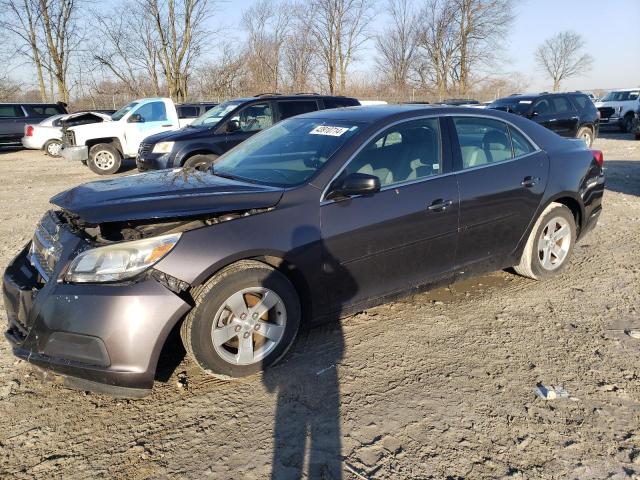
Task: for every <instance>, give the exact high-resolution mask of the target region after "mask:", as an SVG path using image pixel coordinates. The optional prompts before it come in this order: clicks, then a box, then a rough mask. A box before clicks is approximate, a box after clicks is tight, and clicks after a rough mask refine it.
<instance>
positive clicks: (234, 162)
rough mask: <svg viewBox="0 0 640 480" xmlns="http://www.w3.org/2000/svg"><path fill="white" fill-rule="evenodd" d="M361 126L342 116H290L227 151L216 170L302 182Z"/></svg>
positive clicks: (273, 181) (280, 182)
mask: <svg viewBox="0 0 640 480" xmlns="http://www.w3.org/2000/svg"><path fill="white" fill-rule="evenodd" d="M359 130H360V125H359V124H355V123H346V122H344V121H341V120H328V119H324V120H319V119H313V118H290V119H288V120H284V121H282V122H280V123H278V124H277V125H275V126H274V127H273V128H269V129H267V130H265V131H263V132H260V133H258V134H256V135H254V136H252V137H251V138H249V139H248V140H245V141H244V142H242V143H241V144H240V145H238V146H237V147H236V148H234V149H232V150H230V151H229V152H227V153H226V154H225V155H223V156H222V157H220V158H219V159H218V161H217V162H216V164H215V166H214V170H213V173H214V174H216V175H220V176H227V177H231V178H238V179H240V180H245V181H249V182H255V183H259V184H264V185H273V186H280V187H289V186H294V185H299V184H302V183H304V182H306V181H307V180H308V179H310V178H311V177H312V176H313V175H314V174H315V173H316V172H317V171H319V170H320V169H321V168H323V167H324V165H325V164H326V163H327V161H328V160H329V158H331V156H332V155H333V154H334V153H335V152H336V151H337V150H338V149H339V148H340V147H342V146H343V145H344V144H345V143H346V142H347V141H348V140H349V139H350V138H352V137H353V136H354V135H355V134H356V133H357V132H358V131H359Z"/></svg>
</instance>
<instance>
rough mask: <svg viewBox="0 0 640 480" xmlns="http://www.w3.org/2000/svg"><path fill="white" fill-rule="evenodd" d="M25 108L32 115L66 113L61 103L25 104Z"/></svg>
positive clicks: (41, 115) (47, 115)
mask: <svg viewBox="0 0 640 480" xmlns="http://www.w3.org/2000/svg"><path fill="white" fill-rule="evenodd" d="M24 108H25V109H26V110H27V113H28V114H29V116H31V117H51V116H53V115H60V114H61V113H66V112H65V111H64V109H63V108H62V107H61V106H60V105H25V106H24Z"/></svg>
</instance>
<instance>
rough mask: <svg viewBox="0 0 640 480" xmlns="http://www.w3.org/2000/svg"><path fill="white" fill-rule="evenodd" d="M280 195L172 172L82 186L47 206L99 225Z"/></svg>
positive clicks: (232, 207)
mask: <svg viewBox="0 0 640 480" xmlns="http://www.w3.org/2000/svg"><path fill="white" fill-rule="evenodd" d="M282 192H283V189H282V188H277V187H269V186H264V185H256V184H253V183H246V182H241V181H237V180H230V179H226V178H222V177H218V176H216V175H213V174H211V173H209V172H200V171H198V170H191V169H182V168H178V169H175V170H157V171H154V172H148V173H141V174H138V175H130V176H128V177H120V178H115V179H108V180H98V181H95V182H90V183H85V184H84V185H80V186H78V187H75V188H72V189H70V190H66V191H64V192H62V193H59V194H58V195H56V196H54V197H52V198H51V203H53V204H54V205H57V206H58V207H60V208H63V209H64V210H67V211H68V212H70V213H72V214H74V215H77V216H78V217H80V218H81V219H82V220H84V221H85V222H88V223H92V224H99V223H105V222H122V221H129V220H146V219H156V218H178V217H196V216H201V215H206V214H213V213H224V212H233V211H239V210H248V209H252V208H269V207H273V206H275V205H276V204H277V203H278V202H279V201H280V198H281V197H282Z"/></svg>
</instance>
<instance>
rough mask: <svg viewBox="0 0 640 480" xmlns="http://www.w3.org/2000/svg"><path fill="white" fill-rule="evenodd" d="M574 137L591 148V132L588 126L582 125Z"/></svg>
mask: <svg viewBox="0 0 640 480" xmlns="http://www.w3.org/2000/svg"><path fill="white" fill-rule="evenodd" d="M576 138H580V139H581V140H583V141H584V143H585V144H586V145H587V147H588V148H591V145H593V132H592V131H591V129H590V128H589V127H582V128H581V129H580V130H578V134H577V135H576Z"/></svg>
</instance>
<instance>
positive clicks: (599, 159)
mask: <svg viewBox="0 0 640 480" xmlns="http://www.w3.org/2000/svg"><path fill="white" fill-rule="evenodd" d="M591 153H593V159H594V160H595V161H596V163H597V164H598V165H599V166H600V168H602V167H603V166H604V155H603V154H602V151H600V150H591Z"/></svg>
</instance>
